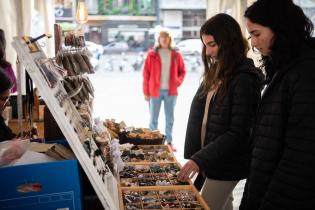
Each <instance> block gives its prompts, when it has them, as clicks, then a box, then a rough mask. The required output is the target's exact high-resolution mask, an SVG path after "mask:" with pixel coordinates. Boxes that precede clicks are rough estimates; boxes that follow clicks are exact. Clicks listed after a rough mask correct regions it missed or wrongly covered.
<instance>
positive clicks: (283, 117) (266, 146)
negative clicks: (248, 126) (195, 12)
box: [240, 0, 315, 210]
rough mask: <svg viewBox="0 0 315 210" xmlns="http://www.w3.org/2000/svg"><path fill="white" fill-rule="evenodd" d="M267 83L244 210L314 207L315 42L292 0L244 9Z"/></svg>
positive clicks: (266, 1)
mask: <svg viewBox="0 0 315 210" xmlns="http://www.w3.org/2000/svg"><path fill="white" fill-rule="evenodd" d="M245 18H246V27H247V30H248V32H249V34H250V38H251V44H252V47H253V48H254V49H256V50H257V51H259V52H260V53H261V56H262V59H261V61H262V66H261V67H262V68H263V69H264V70H265V72H266V76H267V80H266V82H267V87H266V88H265V90H264V93H263V96H262V100H261V103H260V105H259V110H258V112H257V117H256V122H255V126H254V129H253V132H252V138H251V139H252V142H253V154H252V160H251V165H250V174H249V177H248V179H247V182H246V186H245V191H244V195H243V199H242V203H241V206H240V209H241V210H258V209H259V210H281V209H286V210H293V209H294V210H296V209H299V210H300V209H303V210H305V209H314V208H315V207H314V203H315V181H314V176H315V155H314V154H315V85H314V84H315V82H314V81H315V42H314V39H313V38H312V32H313V24H312V22H311V21H310V20H309V19H308V18H307V17H306V15H305V14H304V13H303V10H302V9H301V8H300V7H298V6H297V5H295V4H294V3H293V1H292V0H276V1H273V0H258V1H256V2H255V3H254V4H252V5H251V6H250V7H249V8H248V9H247V10H246V12H245Z"/></svg>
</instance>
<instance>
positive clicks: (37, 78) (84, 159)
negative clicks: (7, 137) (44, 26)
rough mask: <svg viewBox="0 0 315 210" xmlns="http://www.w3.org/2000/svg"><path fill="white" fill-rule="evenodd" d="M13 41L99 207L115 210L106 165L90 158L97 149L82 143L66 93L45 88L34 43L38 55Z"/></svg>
mask: <svg viewBox="0 0 315 210" xmlns="http://www.w3.org/2000/svg"><path fill="white" fill-rule="evenodd" d="M13 40H14V41H13V42H12V45H13V47H14V49H15V50H16V52H17V54H18V57H19V61H20V62H21V64H22V65H23V66H24V67H25V69H26V70H27V72H28V74H29V75H30V77H31V78H32V80H33V81H34V83H35V85H36V87H37V88H38V90H39V92H40V95H41V96H42V98H43V100H44V101H45V103H46V105H47V107H48V108H49V110H50V112H51V114H52V116H53V117H54V118H55V120H56V122H57V124H58V126H59V128H60V129H61V131H62V133H63V134H64V136H65V137H66V139H67V141H68V143H69V145H70V147H71V149H72V150H73V152H74V154H75V155H76V157H77V159H78V160H79V162H80V164H81V166H82V168H83V170H84V171H85V173H86V175H87V177H88V178H89V180H90V182H91V184H92V186H93V188H94V190H95V192H96V194H97V195H98V198H99V199H100V201H101V203H102V205H103V206H104V208H105V209H108V210H116V209H117V210H118V209H119V201H118V189H117V181H116V179H115V177H114V176H113V174H112V173H111V171H110V170H109V169H108V167H107V165H105V163H104V159H103V158H104V157H101V156H95V155H94V153H93V151H95V150H96V149H98V147H97V145H96V144H95V142H94V140H93V139H86V137H84V135H83V134H82V133H83V132H84V128H83V126H82V122H83V121H82V119H81V116H80V115H79V113H78V111H77V110H76V108H75V106H74V105H73V103H72V101H71V99H70V98H68V97H67V92H66V91H65V89H64V87H63V85H62V83H61V81H58V82H57V84H56V86H55V87H54V88H51V87H49V85H48V83H47V81H46V80H45V77H44V75H43V74H42V72H41V69H40V67H39V66H38V65H37V64H36V60H37V59H47V57H46V55H45V53H44V52H43V51H42V49H41V47H40V46H39V45H38V44H37V43H35V44H36V45H37V47H38V49H39V50H38V52H31V51H30V49H29V47H28V45H27V44H26V43H25V41H24V40H23V39H22V38H20V37H14V39H13ZM84 142H85V143H84ZM87 142H88V144H89V147H90V148H91V151H92V152H91V153H90V154H88V152H87V151H86V149H85V148H84V147H85V146H86V143H87ZM95 159H96V160H95ZM94 165H95V166H94ZM104 172H106V173H104Z"/></svg>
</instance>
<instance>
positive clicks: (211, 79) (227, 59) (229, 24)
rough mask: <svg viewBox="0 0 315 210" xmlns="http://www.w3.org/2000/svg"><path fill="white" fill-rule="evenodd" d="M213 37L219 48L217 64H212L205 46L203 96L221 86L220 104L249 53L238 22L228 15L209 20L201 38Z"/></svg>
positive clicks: (219, 91) (203, 27)
mask: <svg viewBox="0 0 315 210" xmlns="http://www.w3.org/2000/svg"><path fill="white" fill-rule="evenodd" d="M203 35H211V36H213V38H214V41H215V42H216V43H217V45H218V47H219V51H218V57H217V61H216V62H212V61H211V59H210V58H209V56H207V55H206V46H205V45H203V50H202V60H203V63H204V68H205V71H204V73H203V81H202V92H201V94H202V95H207V93H208V92H209V90H211V88H212V87H213V86H214V85H218V84H219V83H220V84H221V87H220V88H219V90H218V93H217V96H218V102H220V101H222V99H223V97H224V96H225V94H226V91H227V85H228V81H229V80H230V79H231V77H232V73H233V70H234V69H235V67H236V66H237V65H238V64H240V63H241V62H242V61H243V60H244V59H246V55H247V52H248V43H247V40H246V39H245V38H244V37H243V34H242V31H241V28H240V26H239V24H238V23H237V21H236V20H235V19H234V18H232V17H231V16H229V15H227V14H223V13H221V14H217V15H215V16H213V17H212V18H210V19H209V20H207V21H206V22H205V23H204V24H203V25H202V26H201V29H200V38H201V40H202V36H203Z"/></svg>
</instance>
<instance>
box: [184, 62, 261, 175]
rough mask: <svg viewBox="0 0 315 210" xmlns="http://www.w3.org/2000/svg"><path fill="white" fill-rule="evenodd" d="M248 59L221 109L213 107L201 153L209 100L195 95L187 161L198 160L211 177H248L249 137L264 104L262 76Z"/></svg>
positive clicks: (215, 104)
mask: <svg viewBox="0 0 315 210" xmlns="http://www.w3.org/2000/svg"><path fill="white" fill-rule="evenodd" d="M259 73H260V72H259V70H257V69H256V68H255V66H254V64H253V61H252V60H250V59H246V60H245V61H244V62H243V63H242V64H241V65H239V66H238V67H237V68H236V69H235V70H234V74H233V77H232V79H231V81H229V85H228V90H227V93H226V96H225V97H224V99H223V101H222V102H221V104H220V106H218V103H216V102H214V100H215V99H214V98H212V99H213V100H212V101H211V103H210V106H209V111H208V121H207V128H206V137H205V145H206V146H205V147H204V148H203V149H201V140H200V139H201V137H200V136H201V134H200V133H201V124H202V119H203V115H204V108H205V102H206V97H201V96H200V94H199V93H200V91H201V88H199V90H198V91H197V94H196V95H195V97H194V99H193V101H192V105H191V109H190V114H189V120H188V125H187V131H186V140H185V151H184V157H185V158H186V159H192V160H194V161H195V162H196V163H197V164H198V165H199V167H200V169H201V170H203V171H204V172H205V174H206V176H207V177H209V178H213V179H218V180H240V179H243V178H245V177H247V174H248V168H249V161H250V145H249V141H248V136H249V133H250V128H251V125H252V122H253V117H254V114H255V112H256V108H257V105H258V102H259V100H260V95H261V94H260V90H261V84H262V74H261V73H260V74H259Z"/></svg>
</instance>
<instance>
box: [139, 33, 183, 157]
mask: <svg viewBox="0 0 315 210" xmlns="http://www.w3.org/2000/svg"><path fill="white" fill-rule="evenodd" d="M174 46H175V45H174V41H173V38H172V36H171V33H170V31H169V30H168V29H166V28H162V29H160V31H159V32H158V36H157V37H156V43H155V46H154V48H152V49H150V50H149V52H148V53H147V58H146V60H145V63H144V68H143V94H144V98H145V100H146V101H149V108H150V124H149V128H150V129H151V130H156V129H157V128H158V118H159V114H160V108H161V103H162V101H163V102H164V112H165V121H166V123H165V135H166V142H167V144H168V145H169V147H170V149H171V150H172V151H174V152H175V151H176V149H175V147H174V146H173V143H172V140H173V137H172V132H173V124H174V109H175V104H176V99H177V95H178V90H177V88H178V87H179V86H180V85H181V84H182V82H183V80H184V77H185V74H186V70H185V65H184V60H183V57H182V55H181V53H180V52H179V51H178V49H177V48H175V47H174Z"/></svg>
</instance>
